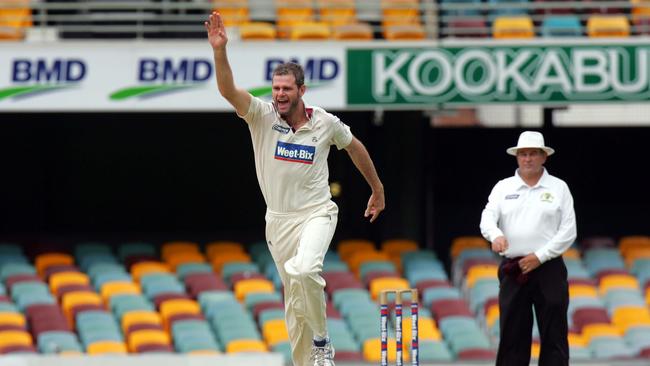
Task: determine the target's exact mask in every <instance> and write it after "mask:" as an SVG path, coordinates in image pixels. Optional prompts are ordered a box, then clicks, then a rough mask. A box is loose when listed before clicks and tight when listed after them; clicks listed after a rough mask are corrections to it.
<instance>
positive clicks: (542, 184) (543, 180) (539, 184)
mask: <svg viewBox="0 0 650 366" xmlns="http://www.w3.org/2000/svg"><path fill="white" fill-rule="evenodd" d="M542 169H544V170H543V171H542V176H541V177H540V178H539V180H538V181H537V184H535V185H534V186H532V187H530V188H537V187H540V188H541V187H547V188H548V184H547V182H548V176H549V174H548V172H547V171H546V168H542ZM515 180H516V181H517V189H520V188H528V184H526V182H524V180H523V179H521V176H520V175H519V169H516V170H515Z"/></svg>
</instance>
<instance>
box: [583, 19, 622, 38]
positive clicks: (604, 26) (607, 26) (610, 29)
mask: <svg viewBox="0 0 650 366" xmlns="http://www.w3.org/2000/svg"><path fill="white" fill-rule="evenodd" d="M587 34H588V35H589V37H628V36H629V35H630V23H629V22H628V20H627V18H626V17H624V16H602V15H592V16H590V17H589V19H588V20H587Z"/></svg>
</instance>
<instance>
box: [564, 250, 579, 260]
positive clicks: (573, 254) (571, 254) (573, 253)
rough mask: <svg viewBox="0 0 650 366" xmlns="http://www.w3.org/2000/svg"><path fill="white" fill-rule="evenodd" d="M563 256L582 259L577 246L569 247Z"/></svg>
mask: <svg viewBox="0 0 650 366" xmlns="http://www.w3.org/2000/svg"><path fill="white" fill-rule="evenodd" d="M562 257H563V258H568V259H580V251H579V250H578V249H576V248H569V249H567V251H566V252H564V253H563V254H562Z"/></svg>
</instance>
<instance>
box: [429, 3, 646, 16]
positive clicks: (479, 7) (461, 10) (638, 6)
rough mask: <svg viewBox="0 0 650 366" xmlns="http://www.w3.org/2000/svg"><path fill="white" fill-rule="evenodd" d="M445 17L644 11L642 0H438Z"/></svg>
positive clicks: (641, 12) (644, 4)
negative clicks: (482, 14) (483, 14)
mask: <svg viewBox="0 0 650 366" xmlns="http://www.w3.org/2000/svg"><path fill="white" fill-rule="evenodd" d="M440 8H441V12H442V14H443V16H444V15H446V16H450V17H451V16H468V15H472V16H473V15H480V14H481V13H485V14H488V15H493V16H499V15H533V14H579V13H585V14H596V13H597V14H625V13H632V14H643V13H645V14H647V13H648V9H650V5H648V4H647V2H646V1H644V0H613V1H612V0H607V1H602V0H583V1H575V0H560V1H558V0H441V1H440Z"/></svg>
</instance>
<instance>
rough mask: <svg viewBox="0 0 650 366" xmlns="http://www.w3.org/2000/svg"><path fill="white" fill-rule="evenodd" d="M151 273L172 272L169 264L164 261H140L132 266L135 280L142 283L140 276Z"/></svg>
mask: <svg viewBox="0 0 650 366" xmlns="http://www.w3.org/2000/svg"><path fill="white" fill-rule="evenodd" d="M149 273H171V270H170V269H169V266H168V265H167V264H166V263H162V262H149V261H147V262H138V263H136V264H134V265H133V266H131V276H132V277H133V280H134V281H136V282H137V283H140V278H142V276H144V275H146V274H149Z"/></svg>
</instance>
